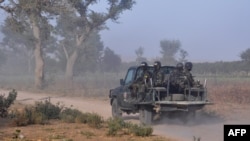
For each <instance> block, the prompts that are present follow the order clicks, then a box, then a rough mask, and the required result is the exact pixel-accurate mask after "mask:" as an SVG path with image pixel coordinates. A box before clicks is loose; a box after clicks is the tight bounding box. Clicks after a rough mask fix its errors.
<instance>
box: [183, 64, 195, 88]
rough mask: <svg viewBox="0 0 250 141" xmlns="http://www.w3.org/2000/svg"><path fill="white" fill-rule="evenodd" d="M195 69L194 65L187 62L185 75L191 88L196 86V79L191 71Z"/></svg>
mask: <svg viewBox="0 0 250 141" xmlns="http://www.w3.org/2000/svg"><path fill="white" fill-rule="evenodd" d="M192 68H193V64H192V63H191V62H186V63H185V66H184V75H185V76H186V77H187V81H188V84H189V85H190V87H193V86H194V78H193V76H192V74H191V70H192Z"/></svg>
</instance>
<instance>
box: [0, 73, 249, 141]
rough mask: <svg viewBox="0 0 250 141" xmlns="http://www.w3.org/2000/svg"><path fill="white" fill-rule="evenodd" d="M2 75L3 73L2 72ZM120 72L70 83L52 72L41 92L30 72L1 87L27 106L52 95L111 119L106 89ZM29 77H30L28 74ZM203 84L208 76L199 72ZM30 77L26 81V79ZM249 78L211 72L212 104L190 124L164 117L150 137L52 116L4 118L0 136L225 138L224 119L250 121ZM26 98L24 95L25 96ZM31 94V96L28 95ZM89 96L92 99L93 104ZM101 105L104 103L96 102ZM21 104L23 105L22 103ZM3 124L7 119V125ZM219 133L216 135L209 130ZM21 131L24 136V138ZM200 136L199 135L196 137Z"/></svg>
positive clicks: (69, 140)
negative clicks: (35, 120) (19, 121)
mask: <svg viewBox="0 0 250 141" xmlns="http://www.w3.org/2000/svg"><path fill="white" fill-rule="evenodd" d="M1 77H2V76H1ZM122 77H123V76H122V74H115V75H114V74H109V73H107V74H103V75H99V74H98V75H97V74H88V75H87V76H86V77H82V78H77V79H76V80H75V83H74V85H73V86H72V87H67V86H65V85H64V84H63V83H62V81H61V80H62V79H61V78H56V77H50V78H49V79H48V80H50V81H48V83H49V86H48V87H47V88H46V89H45V90H43V91H37V90H34V89H33V88H32V77H30V78H29V79H26V80H25V81H24V80H23V78H18V77H16V78H15V77H12V78H11V79H10V78H9V79H7V78H4V77H2V78H1V80H3V81H1V82H0V85H1V88H2V89H3V90H2V91H4V92H5V93H6V90H10V89H12V88H15V89H16V90H17V91H20V95H22V97H21V96H20V97H18V99H17V102H16V104H17V105H19V104H21V105H23V104H24V105H25V104H31V103H32V102H34V101H36V100H39V99H42V98H44V97H48V96H50V97H54V98H52V100H53V102H55V103H56V102H57V101H64V103H65V104H66V105H68V106H70V105H73V106H74V107H75V108H77V109H80V110H81V111H83V112H93V111H94V112H96V113H98V114H100V115H101V116H103V117H104V119H107V118H108V117H110V116H111V115H110V113H111V112H110V105H109V101H108V91H109V89H110V88H113V87H115V86H117V85H118V84H119V79H120V78H122ZM26 78H27V77H26ZM197 79H200V81H201V83H203V82H204V80H205V77H204V76H203V77H197ZM27 80H28V81H27ZM249 85H250V78H248V77H244V78H241V77H231V78H228V77H223V76H222V77H207V89H208V92H209V93H208V94H209V100H210V101H212V102H213V103H214V104H213V105H209V106H206V107H205V108H204V109H203V110H202V111H201V112H200V115H199V118H200V119H197V120H191V122H190V125H182V124H181V123H180V122H178V121H174V120H167V119H166V120H167V121H164V120H163V121H160V122H159V123H158V124H156V125H153V129H154V132H153V135H152V136H149V137H136V136H134V135H131V134H124V135H118V136H114V137H110V136H107V135H106V134H107V130H108V128H107V126H106V125H104V126H103V127H102V128H101V129H94V128H90V127H89V126H88V125H86V124H78V123H70V124H69V123H64V122H61V121H56V120H52V121H50V122H49V123H50V124H46V125H29V126H24V127H16V126H15V127H13V126H10V125H9V124H7V122H6V119H1V127H0V138H1V139H4V140H32V141H33V140H42V141H43V140H46V141H47V140H64V141H78V140H131V141H132V140H154V141H161V140H162V141H163V140H169V141H171V140H179V141H182V140H183V141H185V140H187V141H194V140H195V138H196V139H197V138H200V140H207V139H211V138H212V139H213V140H215V141H216V140H218V141H220V140H221V137H220V136H222V135H221V134H222V130H221V129H222V126H223V124H225V123H242V124H249V123H250V120H249V116H250V112H249V111H250V97H249V94H250V87H249ZM25 99H26V100H25ZM29 99H32V100H29ZM89 101H92V102H91V103H89ZM98 105H99V106H100V107H98ZM19 106H20V105H19ZM124 119H125V121H129V122H130V121H131V122H133V123H138V117H137V116H136V115H135V116H134V115H133V116H125V117H124ZM3 123H5V124H3ZM209 133H210V134H217V135H219V136H218V137H212V136H210V134H209ZM22 136H23V138H22ZM197 140H198V139H197Z"/></svg>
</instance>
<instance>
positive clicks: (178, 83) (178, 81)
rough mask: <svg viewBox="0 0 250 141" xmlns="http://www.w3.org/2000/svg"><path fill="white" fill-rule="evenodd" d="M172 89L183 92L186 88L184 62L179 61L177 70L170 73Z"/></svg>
mask: <svg viewBox="0 0 250 141" xmlns="http://www.w3.org/2000/svg"><path fill="white" fill-rule="evenodd" d="M169 81H170V85H171V86H170V91H172V92H177V93H181V92H182V91H183V89H184V87H185V86H184V72H183V63H177V65H176V67H175V70H174V71H173V72H172V73H171V74H170V80H169Z"/></svg>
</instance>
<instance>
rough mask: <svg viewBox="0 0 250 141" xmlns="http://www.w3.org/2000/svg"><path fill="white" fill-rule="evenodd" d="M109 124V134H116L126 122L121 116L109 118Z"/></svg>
mask: <svg viewBox="0 0 250 141" xmlns="http://www.w3.org/2000/svg"><path fill="white" fill-rule="evenodd" d="M107 124H108V133H107V135H108V136H116V135H117V132H118V131H120V130H121V129H122V128H124V127H125V126H124V125H125V122H124V121H123V120H122V119H120V118H114V119H112V118H109V119H108V120H107Z"/></svg>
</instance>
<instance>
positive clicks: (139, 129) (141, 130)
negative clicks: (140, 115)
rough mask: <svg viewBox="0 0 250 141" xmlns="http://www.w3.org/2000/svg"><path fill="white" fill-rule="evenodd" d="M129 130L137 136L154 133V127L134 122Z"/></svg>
mask: <svg viewBox="0 0 250 141" xmlns="http://www.w3.org/2000/svg"><path fill="white" fill-rule="evenodd" d="M129 131H130V133H133V134H134V135H136V136H142V137H145V136H150V135H152V133H153V128H152V127H147V126H142V125H137V124H134V125H133V126H130V128H129Z"/></svg>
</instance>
